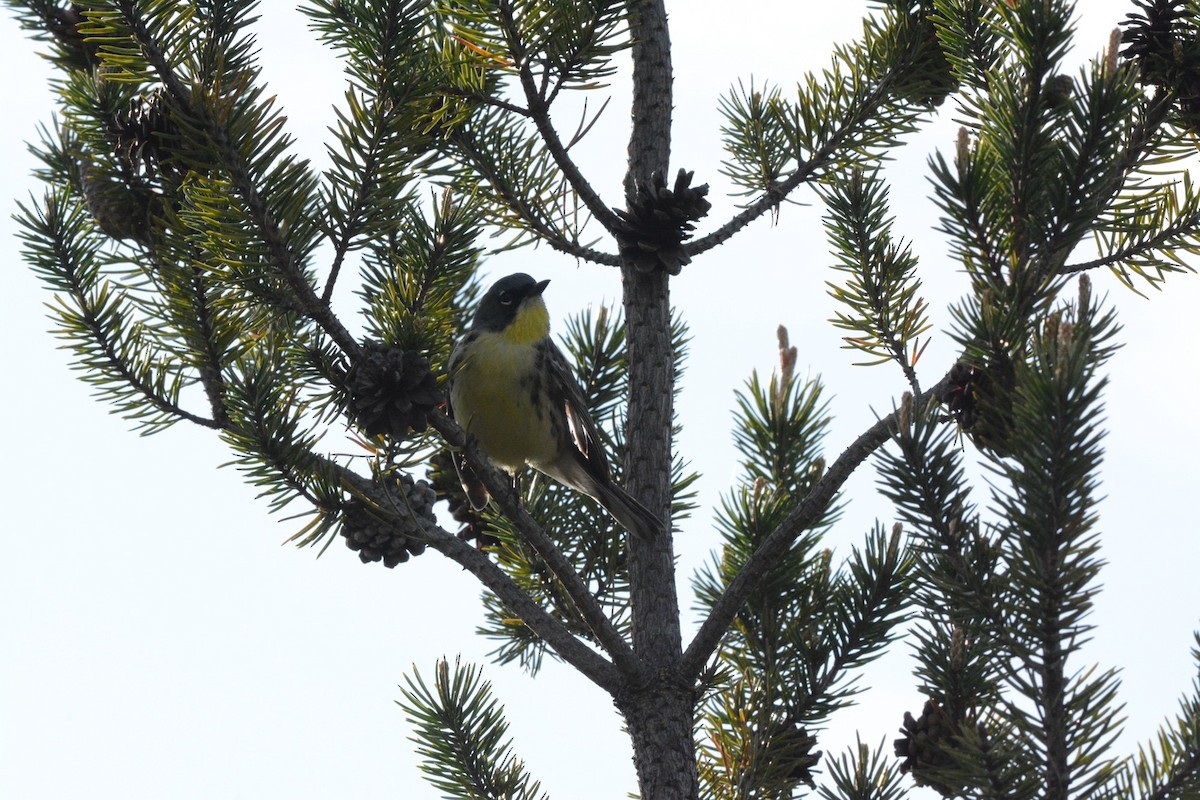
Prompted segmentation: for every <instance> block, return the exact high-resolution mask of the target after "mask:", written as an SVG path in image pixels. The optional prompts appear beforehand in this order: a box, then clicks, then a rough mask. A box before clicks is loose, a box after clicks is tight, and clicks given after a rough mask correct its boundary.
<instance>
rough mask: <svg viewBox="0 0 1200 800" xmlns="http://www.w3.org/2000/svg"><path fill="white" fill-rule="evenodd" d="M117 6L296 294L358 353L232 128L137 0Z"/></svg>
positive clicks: (318, 319)
mask: <svg viewBox="0 0 1200 800" xmlns="http://www.w3.org/2000/svg"><path fill="white" fill-rule="evenodd" d="M116 5H117V8H118V9H119V11H120V13H121V16H122V18H123V20H124V23H125V24H126V25H127V26H128V27H129V30H130V31H131V33H132V34H133V36H134V38H135V41H136V42H137V45H138V47H139V48H140V50H141V52H142V53H143V54H144V56H145V59H146V62H147V63H148V64H149V65H150V66H151V67H152V68H153V70H154V72H155V74H156V75H157V76H158V79H159V80H160V81H162V83H163V86H165V87H166V89H167V92H168V93H169V94H170V96H171V99H172V100H173V101H174V102H175V104H176V105H177V106H178V107H179V108H180V109H181V110H182V111H183V112H184V113H185V114H186V115H187V117H189V118H190V119H193V120H196V121H197V122H198V123H199V124H200V126H201V127H202V129H203V130H204V132H205V134H206V135H207V137H208V139H209V141H210V142H211V143H212V145H213V147H214V148H215V150H216V152H217V155H218V156H219V158H220V159H221V162H222V165H223V166H224V168H225V170H226V173H227V174H228V176H229V180H230V182H231V183H232V185H233V187H234V189H235V190H236V191H237V193H238V195H239V196H240V198H241V200H242V202H243V203H244V204H245V206H246V209H247V211H248V213H249V215H250V217H251V219H253V220H254V221H255V223H256V224H257V227H258V234H259V236H261V237H262V241H263V242H264V243H265V244H266V246H267V249H268V252H269V253H270V255H271V258H272V261H273V263H274V266H275V268H276V269H277V270H278V273H279V275H280V276H281V277H282V278H283V279H284V281H285V283H286V285H287V286H288V287H289V289H290V290H291V291H292V292H293V293H294V296H295V298H296V299H297V301H298V303H299V306H300V309H301V310H302V312H303V313H304V314H305V315H306V316H308V317H309V318H310V319H312V320H313V321H314V322H316V323H317V325H319V326H320V327H321V328H322V330H324V331H325V332H326V333H327V334H328V335H329V336H330V338H331V339H333V340H334V341H335V342H337V344H338V346H339V347H341V348H342V349H343V350H344V351H345V352H346V353H348V354H350V355H354V356H357V355H358V353H359V350H360V348H359V345H358V342H357V341H355V339H354V337H353V336H352V335H351V334H350V332H349V331H348V330H346V328H345V326H343V325H342V323H341V320H339V319H338V318H337V317H336V316H335V315H334V314H333V312H332V310H331V309H330V308H329V306H328V305H327V304H326V303H324V302H322V301H321V298H320V297H319V295H318V294H317V292H316V289H315V287H314V286H313V285H312V284H311V283H310V282H309V280H308V278H307V276H305V274H304V270H303V269H302V267H301V266H300V259H299V257H298V256H297V255H296V254H295V253H294V252H293V251H292V248H291V245H290V244H289V241H288V239H287V237H286V236H285V235H284V233H283V230H282V228H281V227H280V225H279V223H278V221H277V220H276V218H275V216H274V214H273V213H272V212H271V210H270V209H269V207H268V205H267V202H266V199H265V198H264V197H263V195H262V193H261V192H260V191H259V188H258V186H257V185H256V182H255V179H254V177H253V175H252V173H251V171H250V168H249V165H248V164H247V163H246V159H245V158H244V157H243V156H242V154H241V152H240V151H239V150H238V147H237V144H236V142H235V141H234V139H233V137H232V136H231V135H230V133H229V131H228V129H227V128H226V127H225V126H223V125H221V124H220V123H218V122H217V121H216V119H214V118H213V116H212V114H211V113H210V111H209V109H208V108H207V107H206V106H204V105H203V104H201V103H199V102H197V101H196V100H195V98H194V97H193V95H192V92H191V91H190V90H189V89H188V87H187V86H186V84H185V83H184V81H183V79H182V78H181V77H180V75H179V74H178V73H177V72H176V70H175V67H174V65H173V64H172V62H171V61H170V59H168V58H167V56H166V54H165V53H164V52H163V51H162V49H161V48H160V47H159V44H158V42H157V41H156V40H155V39H154V37H153V35H152V34H151V32H150V30H149V28H148V27H147V25H146V23H145V20H144V19H143V16H142V12H141V10H140V9H139V8H138V6H137V4H136V3H135V2H134V0H117V2H116Z"/></svg>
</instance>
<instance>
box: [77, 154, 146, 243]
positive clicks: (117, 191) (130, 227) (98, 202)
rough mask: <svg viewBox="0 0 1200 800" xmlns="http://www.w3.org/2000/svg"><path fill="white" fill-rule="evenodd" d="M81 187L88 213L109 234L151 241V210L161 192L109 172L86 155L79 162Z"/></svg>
mask: <svg viewBox="0 0 1200 800" xmlns="http://www.w3.org/2000/svg"><path fill="white" fill-rule="evenodd" d="M79 186H80V190H81V192H82V194H83V203H84V205H85V206H87V210H88V213H89V214H91V216H92V219H94V220H95V221H96V224H97V225H98V226H99V227H100V230H102V231H104V233H105V234H107V235H108V236H111V237H112V238H113V239H118V240H122V241H124V240H128V239H132V240H134V241H137V242H143V243H145V242H147V241H148V240H149V236H150V217H151V209H152V208H154V206H155V204H156V203H159V202H161V200H162V196H161V195H158V194H157V193H155V192H153V191H152V190H150V189H149V188H143V189H137V188H133V187H131V186H129V185H127V184H126V183H125V182H124V181H122V180H119V179H118V178H116V177H115V176H112V175H107V174H105V173H104V172H102V171H101V170H100V169H99V168H98V167H96V165H95V164H93V163H92V162H91V161H90V160H88V159H87V158H86V157H84V158H81V159H80V161H79Z"/></svg>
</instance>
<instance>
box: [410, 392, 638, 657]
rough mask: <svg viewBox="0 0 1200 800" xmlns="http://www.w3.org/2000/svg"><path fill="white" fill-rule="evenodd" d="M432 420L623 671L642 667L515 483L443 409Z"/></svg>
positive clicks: (436, 428)
mask: <svg viewBox="0 0 1200 800" xmlns="http://www.w3.org/2000/svg"><path fill="white" fill-rule="evenodd" d="M429 422H430V424H431V425H432V426H433V427H434V429H435V430H437V431H438V433H440V434H441V435H442V436H443V437H444V438H445V440H446V443H447V444H448V445H450V446H451V447H453V448H457V449H460V450H462V452H463V455H464V456H465V457H466V459H467V463H468V464H470V466H471V469H472V470H474V472H475V474H476V475H477V476H478V477H479V479H480V480H482V481H483V483H484V485H485V486H486V487H487V490H488V492H489V493H490V494H491V496H492V498H493V499H494V500H495V501H496V504H497V505H499V506H500V509H501V510H502V511H503V512H504V515H505V516H506V517H507V518H508V519H509V520H511V521H512V523H513V524H514V525H515V526H516V527H517V530H518V531H520V533H521V535H522V536H523V537H524V538H525V540H526V541H527V542H529V544H530V545H532V546H533V548H534V550H535V551H537V554H538V555H539V556H541V558H542V559H543V560H544V561H545V562H546V566H547V567H548V568H549V569H550V571H551V572H553V573H554V576H555V577H556V578H557V579H558V580H559V581H560V582H561V583H562V585H563V588H564V589H565V591H566V592H567V596H568V597H570V598H571V601H572V602H573V603H574V604H575V607H576V609H577V610H578V612H579V614H580V616H581V617H582V618H583V619H584V621H585V622H586V623H587V625H588V627H589V628H590V629H591V631H592V634H593V635H594V636H595V637H596V641H598V642H600V644H601V646H602V647H604V649H605V650H606V651H607V652H608V654H609V655H610V656H611V657H612V659H613V661H614V662H615V663H616V665H617V667H618V668H619V669H620V670H621V672H622V673H624V674H626V675H634V674H637V673H638V671H639V665H638V662H637V658H636V656H635V655H634V653H633V650H632V649H631V648H630V646H629V643H628V642H626V641H625V639H624V638H623V637H622V636H621V634H620V633H619V632H618V631H617V629H616V628H615V627H613V624H612V622H611V621H610V620H609V619H608V617H607V616H605V614H604V611H603V609H602V608H601V607H600V605H599V603H597V602H596V598H595V597H593V596H592V594H591V592H589V591H588V588H587V586H585V585H584V583H583V581H582V580H580V578H579V575H578V573H576V572H575V569H574V567H572V566H571V564H570V562H569V561H567V560H566V559H565V558H564V557H563V555H562V553H561V552H560V551H559V549H558V548H557V547H556V546H555V544H554V542H552V541H551V540H550V539H549V537H547V536H546V534H545V532H544V531H542V529H541V528H539V527H538V525H537V523H536V522H534V521H533V519H532V518H531V517H530V516H529V512H527V511H526V510H525V509H524V508H523V507H522V506H521V499H520V496H519V495H518V494H517V492H516V491H515V490H514V489H513V487H512V484H511V483H510V482H509V481H508V480H507V479H506V478H505V477H504V475H503V474H502V473H501V472H500V470H498V469H497V468H496V467H495V466H493V465H492V463H491V461H490V460H489V459H488V458H487V456H485V455H484V454H483V452H482V451H481V450H480V449H479V443H478V442H477V441H476V440H474V439H473V438H470V437H468V436H467V434H466V432H465V431H464V430H463V429H462V428H461V427H459V426H458V425H457V424H456V423H455V422H454V420H452V419H450V418H449V417H447V416H446V415H445V414H443V413H441V412H440V411H435V412H434V413H432V414H431V415H430V418H429Z"/></svg>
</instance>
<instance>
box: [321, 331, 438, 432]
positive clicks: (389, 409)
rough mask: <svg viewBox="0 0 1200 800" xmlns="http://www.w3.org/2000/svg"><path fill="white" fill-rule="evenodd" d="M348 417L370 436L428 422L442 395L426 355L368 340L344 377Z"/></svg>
mask: <svg viewBox="0 0 1200 800" xmlns="http://www.w3.org/2000/svg"><path fill="white" fill-rule="evenodd" d="M342 388H343V389H345V391H346V394H347V396H348V405H349V412H350V416H351V418H353V420H354V422H355V423H356V424H357V425H359V426H360V427H361V428H362V429H363V430H364V431H366V432H367V433H368V434H369V435H371V436H381V435H385V436H390V437H392V438H393V439H404V438H406V437H407V436H408V435H409V432H410V431H411V432H413V433H421V432H423V431H424V430H425V428H426V427H427V426H428V425H429V419H428V417H429V412H430V411H432V410H433V409H434V408H435V407H436V406H437V404H438V403H440V402H441V400H442V394H441V392H440V391H439V390H438V385H437V379H436V378H434V376H433V372H432V370H430V368H429V361H428V360H426V359H425V357H424V356H422V355H421V354H420V353H417V352H416V351H413V350H401V349H400V348H398V347H390V346H388V345H383V344H378V343H376V342H367V344H366V345H365V346H364V347H363V353H362V357H361V358H360V359H359V360H358V361H357V362H355V364H354V365H353V366H352V367H350V369H349V371H347V372H346V375H345V379H344V382H343V387H342Z"/></svg>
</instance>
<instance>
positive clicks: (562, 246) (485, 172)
mask: <svg viewBox="0 0 1200 800" xmlns="http://www.w3.org/2000/svg"><path fill="white" fill-rule="evenodd" d="M453 144H454V147H455V148H457V149H458V150H459V152H460V154H461V155H462V157H463V158H464V160H465V161H466V162H467V163H468V164H469V165H470V166H471V167H472V168H473V169H474V170H475V171H476V172H477V173H479V174H480V175H481V176H483V177H484V178H485V179H486V180H487V181H488V182H489V183H490V184H491V185H492V189H493V190H495V192H496V195H497V196H498V197H499V198H500V200H502V201H503V203H504V205H505V206H507V207H508V208H509V209H510V210H511V211H512V212H513V213H514V214H516V215H517V217H519V218H520V220H521V221H522V222H523V223H525V227H526V228H528V229H530V230H532V231H533V232H534V234H535V235H536V236H537V237H538V238H539V239H541V241H543V242H545V243H546V244H548V245H550V246H551V247H553V248H554V249H555V250H558V251H559V252H561V253H566V254H567V255H569V256H573V257H575V258H581V259H583V260H584V261H591V262H593V263H596V264H604V265H606V266H610V267H616V266H620V265H621V259H620V257H619V256H616V255H613V254H611V253H605V252H602V251H599V250H593V249H591V248H589V247H585V246H584V245H581V244H579V243H578V242H575V241H572V240H571V239H568V238H567V237H565V236H563V235H562V234H561V233H560V232H559V231H558V230H556V229H555V227H554V226H553V225H552V224H551V223H550V222H549V221H547V220H545V219H543V218H542V217H540V216H539V215H538V213H537V210H536V209H535V208H533V207H532V206H531V205H530V204H529V203H527V202H526V201H525V199H524V198H523V197H521V196H520V195H519V193H518V192H517V190H516V187H514V186H512V185H511V184H510V183H508V182H507V181H505V180H504V179H503V178H502V177H501V176H500V173H499V171H498V170H497V169H496V167H495V164H494V163H493V162H492V161H491V159H490V158H489V157H488V155H487V154H486V153H485V152H484V151H483V150H481V149H480V148H479V147H477V146H476V145H475V143H474V142H472V141H469V140H467V139H466V138H464V137H463V136H461V135H455V136H454V139H453Z"/></svg>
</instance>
